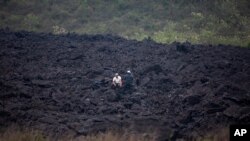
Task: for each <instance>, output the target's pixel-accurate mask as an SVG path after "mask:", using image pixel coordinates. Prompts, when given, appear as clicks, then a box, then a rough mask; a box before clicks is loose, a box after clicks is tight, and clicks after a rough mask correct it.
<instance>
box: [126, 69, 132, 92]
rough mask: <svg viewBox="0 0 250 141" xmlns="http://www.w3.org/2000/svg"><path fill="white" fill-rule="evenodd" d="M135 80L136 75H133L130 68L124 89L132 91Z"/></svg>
mask: <svg viewBox="0 0 250 141" xmlns="http://www.w3.org/2000/svg"><path fill="white" fill-rule="evenodd" d="M133 81H134V77H133V75H132V73H131V71H130V70H128V71H127V73H126V74H125V76H124V90H125V91H130V92H131V91H132V89H133Z"/></svg>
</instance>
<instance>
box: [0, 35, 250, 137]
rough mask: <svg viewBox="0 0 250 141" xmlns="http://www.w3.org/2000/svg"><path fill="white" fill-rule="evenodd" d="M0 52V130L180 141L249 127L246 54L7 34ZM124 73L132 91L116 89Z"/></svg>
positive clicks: (0, 39) (112, 39)
mask: <svg viewBox="0 0 250 141" xmlns="http://www.w3.org/2000/svg"><path fill="white" fill-rule="evenodd" d="M0 48H1V49H0V127H1V128H4V127H8V126H10V125H12V124H18V125H20V126H25V127H31V128H34V129H39V130H42V131H44V132H47V133H53V134H55V135H60V134H64V133H72V134H74V135H75V136H80V135H86V134H89V133H94V132H100V131H101V132H103V131H106V130H111V129H126V130H129V131H136V132H153V131H157V132H158V133H159V140H166V139H172V140H175V139H177V138H192V137H197V136H203V135H204V134H205V133H206V132H208V131H211V130H213V129H216V128H223V127H225V128H228V127H229V125H231V124H234V123H242V124H246V123H249V122H250V49H248V48H241V47H233V46H229V45H228V46H226V45H218V46H212V45H192V44H190V43H188V42H186V43H172V44H170V45H165V44H158V43H155V42H154V41H152V40H151V39H146V40H143V41H135V40H126V39H124V38H121V37H117V36H112V35H76V34H72V33H71V34H66V35H52V34H47V33H31V32H25V31H21V32H11V31H9V30H1V31H0ZM127 69H131V71H132V73H133V75H134V77H135V84H134V85H135V88H134V90H133V91H132V92H123V91H122V90H113V89H111V79H112V77H113V75H114V73H115V72H119V73H120V74H121V76H124V74H125V72H126V70H127ZM117 95H121V97H120V98H118V97H117Z"/></svg>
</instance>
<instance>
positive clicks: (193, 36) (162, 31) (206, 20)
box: [0, 0, 250, 47]
mask: <svg viewBox="0 0 250 141" xmlns="http://www.w3.org/2000/svg"><path fill="white" fill-rule="evenodd" d="M249 7H250V1H248V0H189V1H187V0H157V1H154V0H105V1H104V0H103V1H101V0H40V1H38V0H37V1H34V0H2V1H1V2H0V20H1V22H0V28H5V27H9V28H10V29H11V30H28V31H35V32H53V33H55V34H60V33H66V32H76V33H80V34H82V33H88V34H97V33H101V34H103V33H104V34H108V33H110V34H117V35H120V36H123V37H125V38H129V39H137V40H143V39H144V38H148V37H151V38H152V39H153V40H155V41H157V42H161V43H171V42H173V41H180V42H184V41H190V42H192V43H202V44H231V45H239V46H244V47H249V46H250V8H249Z"/></svg>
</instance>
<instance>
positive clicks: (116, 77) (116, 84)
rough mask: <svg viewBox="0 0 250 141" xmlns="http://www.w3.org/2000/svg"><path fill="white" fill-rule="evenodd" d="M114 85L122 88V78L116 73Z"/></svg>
mask: <svg viewBox="0 0 250 141" xmlns="http://www.w3.org/2000/svg"><path fill="white" fill-rule="evenodd" d="M112 84H113V86H114V87H122V78H121V76H119V74H118V73H115V77H114V78H113V82H112Z"/></svg>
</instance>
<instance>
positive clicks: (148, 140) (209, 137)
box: [0, 127, 229, 141]
mask: <svg viewBox="0 0 250 141" xmlns="http://www.w3.org/2000/svg"><path fill="white" fill-rule="evenodd" d="M192 136H194V137H195V138H193V139H189V140H192V141H228V140H229V129H228V128H221V129H218V130H211V131H210V132H207V133H206V134H205V135H204V136H200V135H197V134H192ZM156 140H157V135H156V133H149V134H148V133H130V132H117V131H108V132H104V133H97V134H90V135H87V136H79V137H72V136H71V135H65V136H61V137H59V138H55V137H48V136H45V135H43V133H42V132H40V131H36V130H27V129H26V130H23V129H20V128H14V127H10V128H8V129H6V130H5V131H2V132H0V141H156ZM177 140H180V141H182V140H183V139H177ZM184 140H186V139H184Z"/></svg>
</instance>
